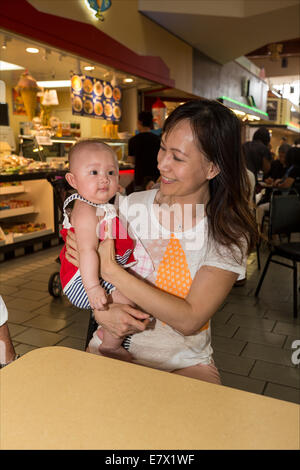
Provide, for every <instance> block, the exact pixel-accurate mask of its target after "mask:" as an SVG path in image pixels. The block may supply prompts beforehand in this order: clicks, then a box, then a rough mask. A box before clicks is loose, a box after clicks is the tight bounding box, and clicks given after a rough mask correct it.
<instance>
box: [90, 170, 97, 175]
mask: <svg viewBox="0 0 300 470" xmlns="http://www.w3.org/2000/svg"><path fill="white" fill-rule="evenodd" d="M97 174H98V171H97V170H91V171H90V175H97Z"/></svg>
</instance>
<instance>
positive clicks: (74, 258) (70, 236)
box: [66, 230, 79, 268]
mask: <svg viewBox="0 0 300 470" xmlns="http://www.w3.org/2000/svg"><path fill="white" fill-rule="evenodd" d="M66 258H67V260H68V261H69V263H72V264H73V265H74V266H76V267H77V268H79V251H78V249H77V243H76V236H75V233H74V232H73V231H72V230H68V233H67V238H66Z"/></svg>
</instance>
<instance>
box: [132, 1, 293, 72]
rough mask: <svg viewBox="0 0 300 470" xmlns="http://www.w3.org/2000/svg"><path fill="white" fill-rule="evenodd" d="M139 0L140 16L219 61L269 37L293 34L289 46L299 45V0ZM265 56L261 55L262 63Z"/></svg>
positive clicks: (280, 39) (260, 46) (258, 50)
mask: <svg viewBox="0 0 300 470" xmlns="http://www.w3.org/2000/svg"><path fill="white" fill-rule="evenodd" d="M138 5H139V11H140V12H141V13H143V14H144V15H145V16H147V17H148V18H150V19H151V20H153V21H155V22H156V23H158V24H159V25H160V26H162V27H164V28H165V29H167V30H168V31H170V32H172V33H173V34H175V35H176V36H177V37H179V38H180V39H182V40H184V41H186V42H187V43H188V44H190V45H191V46H193V47H194V48H196V49H198V50H200V51H201V52H202V53H204V54H205V55H207V56H208V57H210V58H212V59H213V60H215V61H216V62H218V63H220V64H225V63H227V62H230V61H232V60H234V59H237V58H238V57H241V56H245V55H248V54H249V53H251V51H256V53H257V55H260V53H261V52H262V51H264V52H265V46H266V44H270V43H274V42H280V43H282V42H284V43H285V41H289V40H294V39H295V38H298V39H297V40H296V41H294V42H293V45H294V46H295V47H298V46H299V37H300V21H299V18H300V0H184V1H182V0H160V1H157V0H138ZM297 41H298V42H297ZM291 45H292V44H291ZM297 51H298V52H297V54H298V57H299V56H300V50H299V47H298V49H297ZM295 53H296V51H295ZM248 57H249V58H251V56H250V55H249V56H248ZM251 60H252V58H251ZM259 60H260V58H256V59H254V60H253V61H254V62H256V61H259ZM268 60H269V59H268V57H267V56H266V55H265V57H264V58H263V62H264V63H267V61H268ZM294 62H295V61H294ZM296 64H297V63H296V62H295V64H294V65H295V66H296ZM277 65H278V67H277V68H278V69H280V64H279V63H278V64H277ZM259 66H260V67H261V62H259ZM274 68H275V67H273V69H272V73H277V72H276V71H274ZM265 69H266V66H265ZM298 70H299V69H298ZM284 74H285V75H287V70H285V71H284ZM288 74H289V75H290V73H288Z"/></svg>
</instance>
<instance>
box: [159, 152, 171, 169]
mask: <svg viewBox="0 0 300 470" xmlns="http://www.w3.org/2000/svg"><path fill="white" fill-rule="evenodd" d="M157 160H158V165H157V168H158V169H159V171H163V170H168V169H169V168H170V158H169V157H168V155H163V156H161V157H160V156H159V155H158V159H157Z"/></svg>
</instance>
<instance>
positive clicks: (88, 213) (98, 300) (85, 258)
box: [71, 201, 107, 310]
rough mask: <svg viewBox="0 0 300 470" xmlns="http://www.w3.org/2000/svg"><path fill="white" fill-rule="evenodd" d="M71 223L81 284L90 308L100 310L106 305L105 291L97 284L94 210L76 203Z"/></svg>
mask: <svg viewBox="0 0 300 470" xmlns="http://www.w3.org/2000/svg"><path fill="white" fill-rule="evenodd" d="M71 222H72V225H73V227H74V229H75V233H76V240H77V244H78V250H79V269H80V274H81V278H82V282H83V285H84V288H85V291H86V293H87V296H88V298H89V302H90V305H91V307H92V308H96V309H98V310H101V309H102V308H103V305H105V304H106V303H107V299H106V294H105V290H104V289H103V288H102V287H101V286H100V284H99V256H98V253H97V247H98V243H99V240H98V237H97V234H96V226H97V223H98V220H97V217H96V209H95V208H94V207H92V206H89V205H87V204H86V203H84V202H81V201H76V203H75V207H74V209H73V211H72V216H71Z"/></svg>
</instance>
